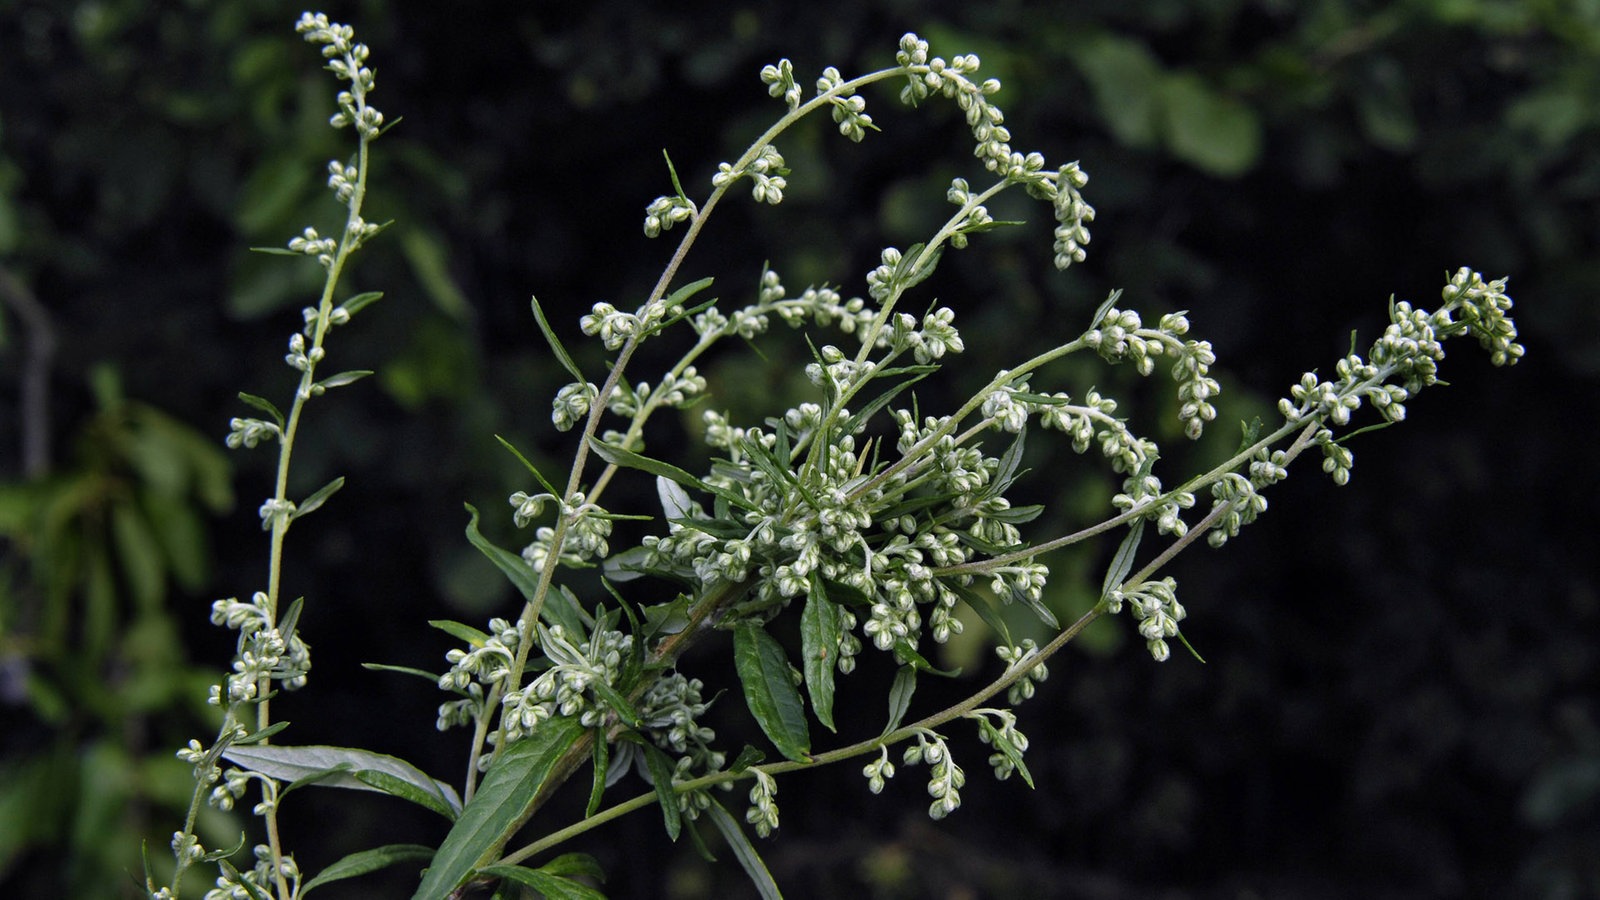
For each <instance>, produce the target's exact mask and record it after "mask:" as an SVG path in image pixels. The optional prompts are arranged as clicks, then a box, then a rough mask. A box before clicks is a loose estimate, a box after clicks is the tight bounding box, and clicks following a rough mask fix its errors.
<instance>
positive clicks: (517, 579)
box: [466, 503, 539, 603]
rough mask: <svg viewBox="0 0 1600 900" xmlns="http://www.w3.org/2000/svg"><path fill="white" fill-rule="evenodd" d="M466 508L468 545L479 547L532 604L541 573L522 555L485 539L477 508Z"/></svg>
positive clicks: (470, 506)
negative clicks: (479, 528) (480, 528)
mask: <svg viewBox="0 0 1600 900" xmlns="http://www.w3.org/2000/svg"><path fill="white" fill-rule="evenodd" d="M466 507H467V515H468V516H469V517H470V518H469V519H468V521H467V541H468V543H470V544H472V546H474V547H477V548H478V550H479V551H480V552H481V553H483V555H484V556H487V557H489V561H490V562H492V563H494V565H495V568H497V569H499V570H500V571H501V572H503V573H504V574H505V576H506V578H507V579H508V580H509V581H510V582H511V584H512V585H513V586H515V587H516V589H517V591H518V592H519V593H520V594H522V599H524V600H526V601H528V602H529V603H532V602H533V598H534V596H535V595H536V594H537V593H538V591H539V573H537V572H535V571H534V570H533V566H530V565H528V561H527V560H525V559H523V558H522V555H521V554H520V553H512V552H511V551H510V550H507V549H505V548H504V547H501V546H499V545H497V544H495V543H494V542H493V541H490V540H489V539H488V538H486V537H484V536H483V533H482V532H480V531H479V530H478V510H477V508H476V507H474V506H473V505H472V504H470V503H468V504H466Z"/></svg>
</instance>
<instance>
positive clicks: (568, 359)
mask: <svg viewBox="0 0 1600 900" xmlns="http://www.w3.org/2000/svg"><path fill="white" fill-rule="evenodd" d="M533 317H534V318H535V319H537V320H538V321H539V330H540V331H542V332H544V339H545V342H546V343H548V344H549V345H550V352H552V353H554V354H555V355H556V361H557V362H559V363H561V367H562V368H564V369H566V370H567V372H568V373H570V374H571V375H572V377H573V378H576V379H577V380H578V383H579V384H587V383H588V382H587V381H586V380H585V379H584V377H583V372H582V370H580V369H579V368H578V364H577V363H575V362H573V361H572V354H570V353H568V352H567V348H566V347H564V346H562V345H561V338H558V337H556V333H555V329H553V328H551V327H550V320H549V319H546V318H545V317H544V308H543V307H541V306H539V298H538V297H534V298H533Z"/></svg>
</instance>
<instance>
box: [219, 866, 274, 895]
mask: <svg viewBox="0 0 1600 900" xmlns="http://www.w3.org/2000/svg"><path fill="white" fill-rule="evenodd" d="M212 861H213V862H215V863H216V864H217V868H219V869H221V870H222V874H224V875H226V876H227V877H228V878H229V879H230V880H232V881H233V883H234V884H237V885H239V886H241V887H243V888H244V891H245V893H247V894H249V895H250V900H272V898H271V897H269V896H267V895H266V894H265V893H263V892H262V890H261V888H259V887H256V886H255V884H253V883H251V882H249V881H246V880H245V877H244V876H243V875H241V874H239V870H238V869H236V868H234V866H233V864H232V863H230V862H228V861H227V860H225V859H218V860H212Z"/></svg>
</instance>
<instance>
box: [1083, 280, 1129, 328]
mask: <svg viewBox="0 0 1600 900" xmlns="http://www.w3.org/2000/svg"><path fill="white" fill-rule="evenodd" d="M1121 299H1122V289H1121V288H1118V289H1117V290H1114V291H1112V292H1111V295H1110V296H1108V297H1106V299H1105V302H1104V303H1101V304H1100V307H1099V308H1098V309H1096V310H1095V311H1094V318H1093V319H1090V320H1089V327H1090V328H1099V327H1100V320H1101V319H1104V318H1105V317H1106V313H1108V312H1110V311H1111V307H1113V306H1116V305H1117V301H1118V300H1121Z"/></svg>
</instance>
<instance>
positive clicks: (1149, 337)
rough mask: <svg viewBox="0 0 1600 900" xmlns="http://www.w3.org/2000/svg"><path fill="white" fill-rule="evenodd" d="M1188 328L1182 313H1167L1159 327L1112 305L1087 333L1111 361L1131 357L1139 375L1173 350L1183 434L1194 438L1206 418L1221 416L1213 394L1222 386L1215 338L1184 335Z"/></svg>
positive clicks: (1091, 340)
mask: <svg viewBox="0 0 1600 900" xmlns="http://www.w3.org/2000/svg"><path fill="white" fill-rule="evenodd" d="M1188 331H1189V319H1188V317H1187V316H1185V315H1184V314H1183V313H1181V312H1179V313H1168V314H1167V315H1165V316H1162V317H1161V321H1160V323H1159V324H1158V325H1157V326H1156V327H1155V328H1146V327H1144V323H1143V320H1142V319H1141V318H1140V316H1139V314H1138V313H1137V312H1134V311H1133V310H1125V309H1118V308H1116V307H1115V306H1113V307H1110V308H1109V309H1107V310H1106V312H1105V315H1103V316H1102V317H1101V319H1100V321H1099V322H1098V323H1096V325H1095V327H1094V328H1091V329H1090V330H1089V331H1087V332H1085V333H1084V336H1083V337H1084V341H1085V342H1086V343H1087V344H1088V345H1089V346H1090V347H1092V348H1094V350H1095V351H1096V352H1098V353H1099V354H1100V356H1101V357H1102V358H1104V359H1105V360H1106V361H1107V362H1109V363H1113V364H1115V363H1119V362H1124V361H1129V360H1131V361H1132V362H1133V364H1134V368H1136V369H1138V371H1139V374H1140V375H1149V374H1150V373H1151V372H1154V371H1155V367H1156V357H1158V356H1161V355H1162V354H1163V353H1166V354H1170V355H1171V356H1172V357H1173V358H1174V360H1175V362H1174V363H1173V366H1172V379H1173V380H1174V381H1176V382H1177V383H1178V401H1179V403H1180V406H1179V409H1178V418H1179V419H1181V420H1182V421H1183V424H1184V434H1186V435H1187V436H1188V437H1189V438H1190V439H1191V440H1193V439H1196V438H1198V437H1200V434H1201V432H1202V431H1203V430H1204V429H1205V423H1207V422H1209V421H1211V420H1212V419H1215V418H1216V417H1217V410H1216V407H1214V406H1212V405H1211V399H1212V398H1213V397H1215V396H1216V395H1217V394H1218V393H1219V392H1220V391H1221V390H1222V388H1221V385H1219V384H1218V383H1217V380H1216V379H1215V378H1212V377H1211V376H1210V372H1211V366H1212V365H1214V364H1215V363H1216V361H1217V357H1216V354H1215V353H1213V352H1212V350H1211V343H1210V342H1209V341H1192V340H1191V341H1185V340H1183V339H1182V338H1183V335H1184V334H1186V333H1188Z"/></svg>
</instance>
